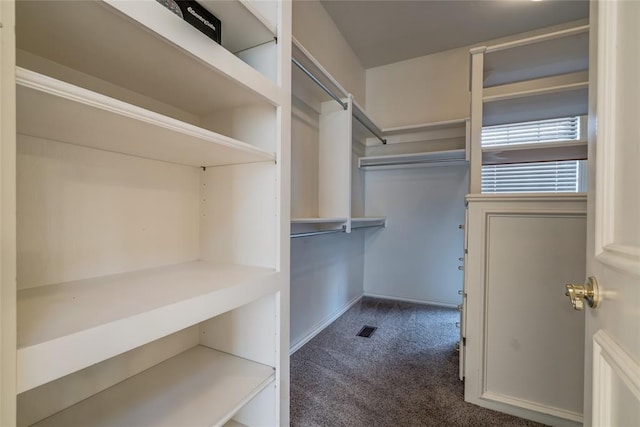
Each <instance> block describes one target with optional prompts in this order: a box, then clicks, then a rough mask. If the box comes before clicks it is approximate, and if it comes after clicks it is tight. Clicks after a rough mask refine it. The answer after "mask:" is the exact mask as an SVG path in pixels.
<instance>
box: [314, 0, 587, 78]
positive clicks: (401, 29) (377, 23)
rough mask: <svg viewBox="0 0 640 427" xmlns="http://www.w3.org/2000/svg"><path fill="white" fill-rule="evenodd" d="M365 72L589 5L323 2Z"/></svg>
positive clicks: (526, 0)
mask: <svg viewBox="0 0 640 427" xmlns="http://www.w3.org/2000/svg"><path fill="white" fill-rule="evenodd" d="M321 2H322V5H323V6H324V8H325V9H326V11H327V12H328V13H329V15H330V16H331V18H332V19H333V21H334V22H335V23H336V25H337V27H338V29H339V30H340V32H341V33H342V35H343V36H344V38H345V39H346V40H347V42H348V43H349V44H350V45H351V47H352V49H353V50H354V52H355V53H356V55H357V56H358V57H359V58H360V62H361V63H362V65H363V66H364V68H372V67H377V66H380V65H385V64H390V63H393V62H398V61H403V60H405V59H410V58H415V57H418V56H423V55H428V54H431V53H435V52H441V51H443V50H448V49H454V48H456V47H462V46H468V45H471V44H475V43H478V42H482V41H486V40H491V39H496V38H499V37H504V36H508V35H511V34H517V33H522V32H525V31H530V30H535V29H538V28H543V27H548V26H551V25H557V24H562V23H564V22H568V21H573V20H577V19H583V18H587V17H588V16H589V2H588V0H545V1H531V0H414V1H406V0H321Z"/></svg>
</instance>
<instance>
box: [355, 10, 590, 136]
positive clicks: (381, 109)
mask: <svg viewBox="0 0 640 427" xmlns="http://www.w3.org/2000/svg"><path fill="white" fill-rule="evenodd" d="M584 23H586V21H575V22H570V23H566V24H562V25H557V26H553V27H549V28H546V29H541V30H535V31H530V32H527V33H523V34H518V35H515V36H510V37H504V38H500V39H495V40H490V41H486V42H484V43H477V44H475V45H472V46H471V45H470V46H465V47H462V48H458V49H452V50H447V51H444V52H439V53H435V54H431V55H426V56H421V57H418V58H413V59H409V60H406V61H401V62H396V63H394V64H388V65H383V66H380V67H375V68H370V69H368V70H367V71H366V81H367V88H366V100H367V102H366V110H367V112H368V113H369V114H370V115H371V116H372V117H373V118H374V119H375V120H376V122H377V124H378V126H380V127H382V128H386V127H396V126H403V125H412V124H419V123H430V122H438V121H444V120H452V119H460V118H464V117H468V116H469V99H470V94H469V49H470V48H471V47H473V46H482V45H491V44H497V43H503V42H507V41H510V40H515V39H520V38H523V37H529V36H533V35H537V34H541V33H546V32H549V31H556V30H560V29H563V28H568V27H572V26H576V25H581V24H584Z"/></svg>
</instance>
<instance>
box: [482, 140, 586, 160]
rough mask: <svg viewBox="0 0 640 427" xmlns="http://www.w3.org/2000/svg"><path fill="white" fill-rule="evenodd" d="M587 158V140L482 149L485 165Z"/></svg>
mask: <svg viewBox="0 0 640 427" xmlns="http://www.w3.org/2000/svg"><path fill="white" fill-rule="evenodd" d="M586 158H587V141H556V142H549V143H532V144H513V145H503V146H490V147H484V148H483V149H482V164H483V165H502V164H511V163H526V162H544V161H563V160H584V159H586Z"/></svg>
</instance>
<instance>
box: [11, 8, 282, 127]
mask: <svg viewBox="0 0 640 427" xmlns="http://www.w3.org/2000/svg"><path fill="white" fill-rule="evenodd" d="M213 3H218V2H212V3H211V4H213ZM219 3H224V4H223V5H220V7H223V8H230V9H235V10H236V11H242V10H243V9H244V10H245V11H248V10H249V9H247V8H246V7H245V6H244V5H243V3H242V2H238V1H228V2H219ZM211 4H210V5H209V6H211ZM216 7H217V6H216ZM243 13H244V12H241V13H240V14H243ZM16 15H17V20H18V21H19V22H20V23H21V25H20V26H18V27H16V30H17V34H16V39H17V46H18V48H19V49H22V50H25V51H27V52H30V53H32V54H34V55H37V56H40V57H43V58H46V59H48V60H50V61H53V62H55V63H58V64H61V65H64V66H66V67H69V68H71V69H73V70H77V71H80V72H82V73H85V74H88V75H91V76H94V77H96V78H99V79H102V80H104V81H107V82H110V83H112V84H114V85H117V86H119V87H122V88H126V89H128V90H131V91H134V92H137V93H140V94H142V95H145V96H148V97H151V98H153V99H156V100H158V101H161V102H164V103H166V104H168V105H172V106H174V107H177V108H180V109H182V110H184V111H188V112H191V113H193V114H196V115H200V116H203V115H206V114H210V113H211V112H213V111H215V110H216V109H219V108H227V107H228V106H229V105H231V106H233V105H237V104H238V103H241V102H244V103H249V102H256V97H257V98H259V99H260V100H262V101H267V102H269V103H270V104H272V105H280V104H281V103H282V102H283V101H284V100H282V99H281V98H282V96H283V95H282V94H281V91H280V90H279V88H278V87H277V86H276V85H275V84H274V83H273V82H272V81H271V80H269V78H268V77H266V76H265V75H263V74H261V73H260V72H259V71H257V70H256V69H254V68H252V67H251V66H249V65H248V64H246V63H245V62H243V61H242V60H240V59H239V58H238V57H236V56H234V55H233V54H232V53H231V52H229V51H228V50H227V49H225V48H224V47H222V46H220V45H218V44H217V43H215V42H214V41H213V40H211V39H209V38H208V37H206V36H205V35H204V34H202V33H200V32H199V31H198V30H197V29H195V28H193V27H192V26H191V25H189V24H188V23H186V22H184V21H182V20H181V19H180V18H179V17H177V16H176V15H174V14H173V12H171V11H170V10H168V9H167V8H165V7H164V6H162V5H161V4H159V3H158V2H155V1H115V0H108V1H81V2H66V1H42V2H34V1H20V2H17V4H16ZM254 16H255V15H254ZM220 18H221V19H222V20H223V38H224V37H225V34H226V33H225V30H224V28H225V27H224V22H225V20H226V18H225V17H224V16H222V15H221V16H220ZM250 19H252V20H254V21H260V19H257V18H250ZM228 24H229V26H231V25H234V23H233V21H228ZM260 27H264V25H263V24H255V25H253V24H252V25H249V28H260ZM249 28H246V29H245V28H242V29H239V31H240V32H243V31H245V30H246V31H250V30H249ZM270 31H271V30H269V31H268V32H269V33H270ZM258 39H259V40H262V36H260V37H259V38H258ZM256 42H257V40H256V41H252V42H250V43H249V44H253V43H256Z"/></svg>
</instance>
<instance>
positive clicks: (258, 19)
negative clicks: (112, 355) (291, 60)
mask: <svg viewBox="0 0 640 427" xmlns="http://www.w3.org/2000/svg"><path fill="white" fill-rule="evenodd" d="M198 3H199V4H201V5H202V6H203V7H204V8H205V9H207V10H208V11H209V12H211V13H213V14H214V15H215V16H216V17H217V18H218V19H220V21H221V23H222V25H221V26H222V46H224V47H225V48H226V49H227V50H229V51H231V52H233V53H237V52H240V51H243V50H246V49H250V48H252V47H255V46H258V45H261V44H264V43H268V42H274V43H275V37H276V34H277V29H276V25H275V24H273V23H271V22H269V20H268V19H267V18H266V17H264V16H263V15H262V14H261V13H260V12H259V11H258V10H257V9H256V8H255V7H253V6H252V5H251V3H248V2H246V1H241V0H237V1H228V0H227V1H214V0H199V2H198ZM225 23H226V24H227V25H225Z"/></svg>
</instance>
